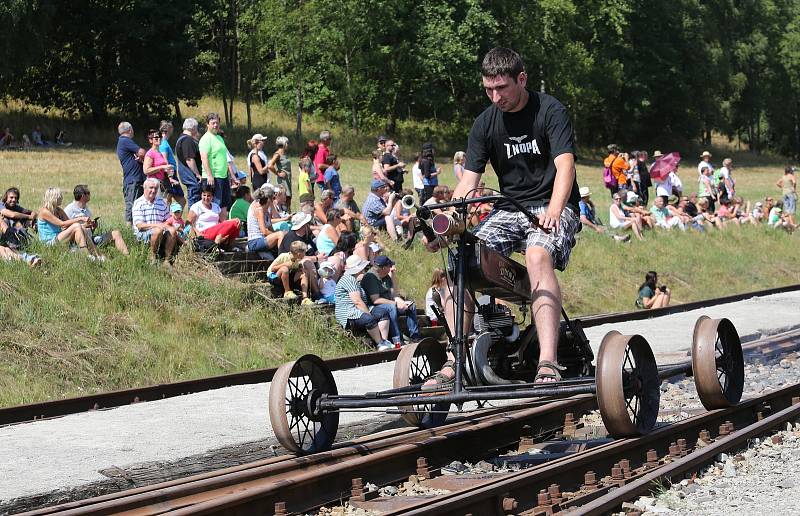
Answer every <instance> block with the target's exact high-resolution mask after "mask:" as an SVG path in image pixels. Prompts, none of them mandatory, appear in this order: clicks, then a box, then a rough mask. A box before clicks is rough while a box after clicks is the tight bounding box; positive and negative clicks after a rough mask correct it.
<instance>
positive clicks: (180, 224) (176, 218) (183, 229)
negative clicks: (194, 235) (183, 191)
mask: <svg viewBox="0 0 800 516" xmlns="http://www.w3.org/2000/svg"><path fill="white" fill-rule="evenodd" d="M169 211H171V212H172V215H170V217H169V218H168V219H167V221H166V223H167V224H168V225H170V226H172V227H174V228H175V229H177V230H178V240H179V241H180V242H181V243H184V241H185V240H186V238H187V237H188V236H189V231H191V229H192V228H191V226H189V225H188V224H186V221H185V220H183V208H181V205H180V204H179V203H177V202H173V203H172V204H170V205H169Z"/></svg>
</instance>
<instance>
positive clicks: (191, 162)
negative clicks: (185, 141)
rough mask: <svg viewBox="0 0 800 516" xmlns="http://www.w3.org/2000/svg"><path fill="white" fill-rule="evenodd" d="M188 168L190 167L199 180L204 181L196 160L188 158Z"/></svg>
mask: <svg viewBox="0 0 800 516" xmlns="http://www.w3.org/2000/svg"><path fill="white" fill-rule="evenodd" d="M186 166H187V167H189V170H191V171H192V172H194V175H195V177H196V178H197V179H198V180H200V179H203V178H202V177H201V176H200V170H198V169H197V162H196V161H195V160H194V158H186Z"/></svg>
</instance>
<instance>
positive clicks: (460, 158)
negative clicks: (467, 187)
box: [453, 151, 467, 181]
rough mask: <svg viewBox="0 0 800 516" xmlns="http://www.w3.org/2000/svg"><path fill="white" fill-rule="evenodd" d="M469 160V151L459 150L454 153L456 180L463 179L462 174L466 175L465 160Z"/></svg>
mask: <svg viewBox="0 0 800 516" xmlns="http://www.w3.org/2000/svg"><path fill="white" fill-rule="evenodd" d="M466 160H467V153H466V152H464V151H458V152H456V153H455V154H453V175H454V176H456V181H461V176H463V175H464V162H465V161H466Z"/></svg>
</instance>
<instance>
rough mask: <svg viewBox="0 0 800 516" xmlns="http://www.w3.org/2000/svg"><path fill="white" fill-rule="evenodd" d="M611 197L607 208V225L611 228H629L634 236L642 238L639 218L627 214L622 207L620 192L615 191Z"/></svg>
mask: <svg viewBox="0 0 800 516" xmlns="http://www.w3.org/2000/svg"><path fill="white" fill-rule="evenodd" d="M612 199H613V200H612V203H611V207H610V208H609V210H608V225H609V226H611V228H612V229H630V230H631V231H632V232H633V234H634V235H636V238H638V239H639V240H644V237H642V223H641V219H640V218H639V217H637V216H635V215H633V214H631V215H627V214H626V213H625V211H624V210H623V209H622V194H621V193H620V192H617V193H615V194H614V196H613V198H612Z"/></svg>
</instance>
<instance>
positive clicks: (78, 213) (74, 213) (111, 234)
mask: <svg viewBox="0 0 800 516" xmlns="http://www.w3.org/2000/svg"><path fill="white" fill-rule="evenodd" d="M72 196H73V197H74V198H75V200H74V201H72V202H71V203H69V204H68V205H67V207H66V208H64V213H66V215H67V217H68V218H70V219H77V218H78V217H86V220H87V222H86V224H84V228H85V229H86V232H87V236H88V237H90V238H91V239H92V242H94V245H95V246H96V247H101V246H102V245H104V244H107V243H108V242H111V241H113V242H114V247H116V248H117V250H118V251H119V252H120V253H122V254H124V255H125V256H128V254H129V253H128V246H127V245H126V244H125V240H124V239H123V238H122V233H120V232H119V231H118V230H116V229H113V230H111V231H107V232H105V233H100V234H98V235H95V234H94V232H95V231H96V230H97V219H92V210H90V209H89V201H90V200H91V191H89V187H88V186H87V185H77V186H75V188H74V189H73V190H72ZM98 218H100V217H98Z"/></svg>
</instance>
